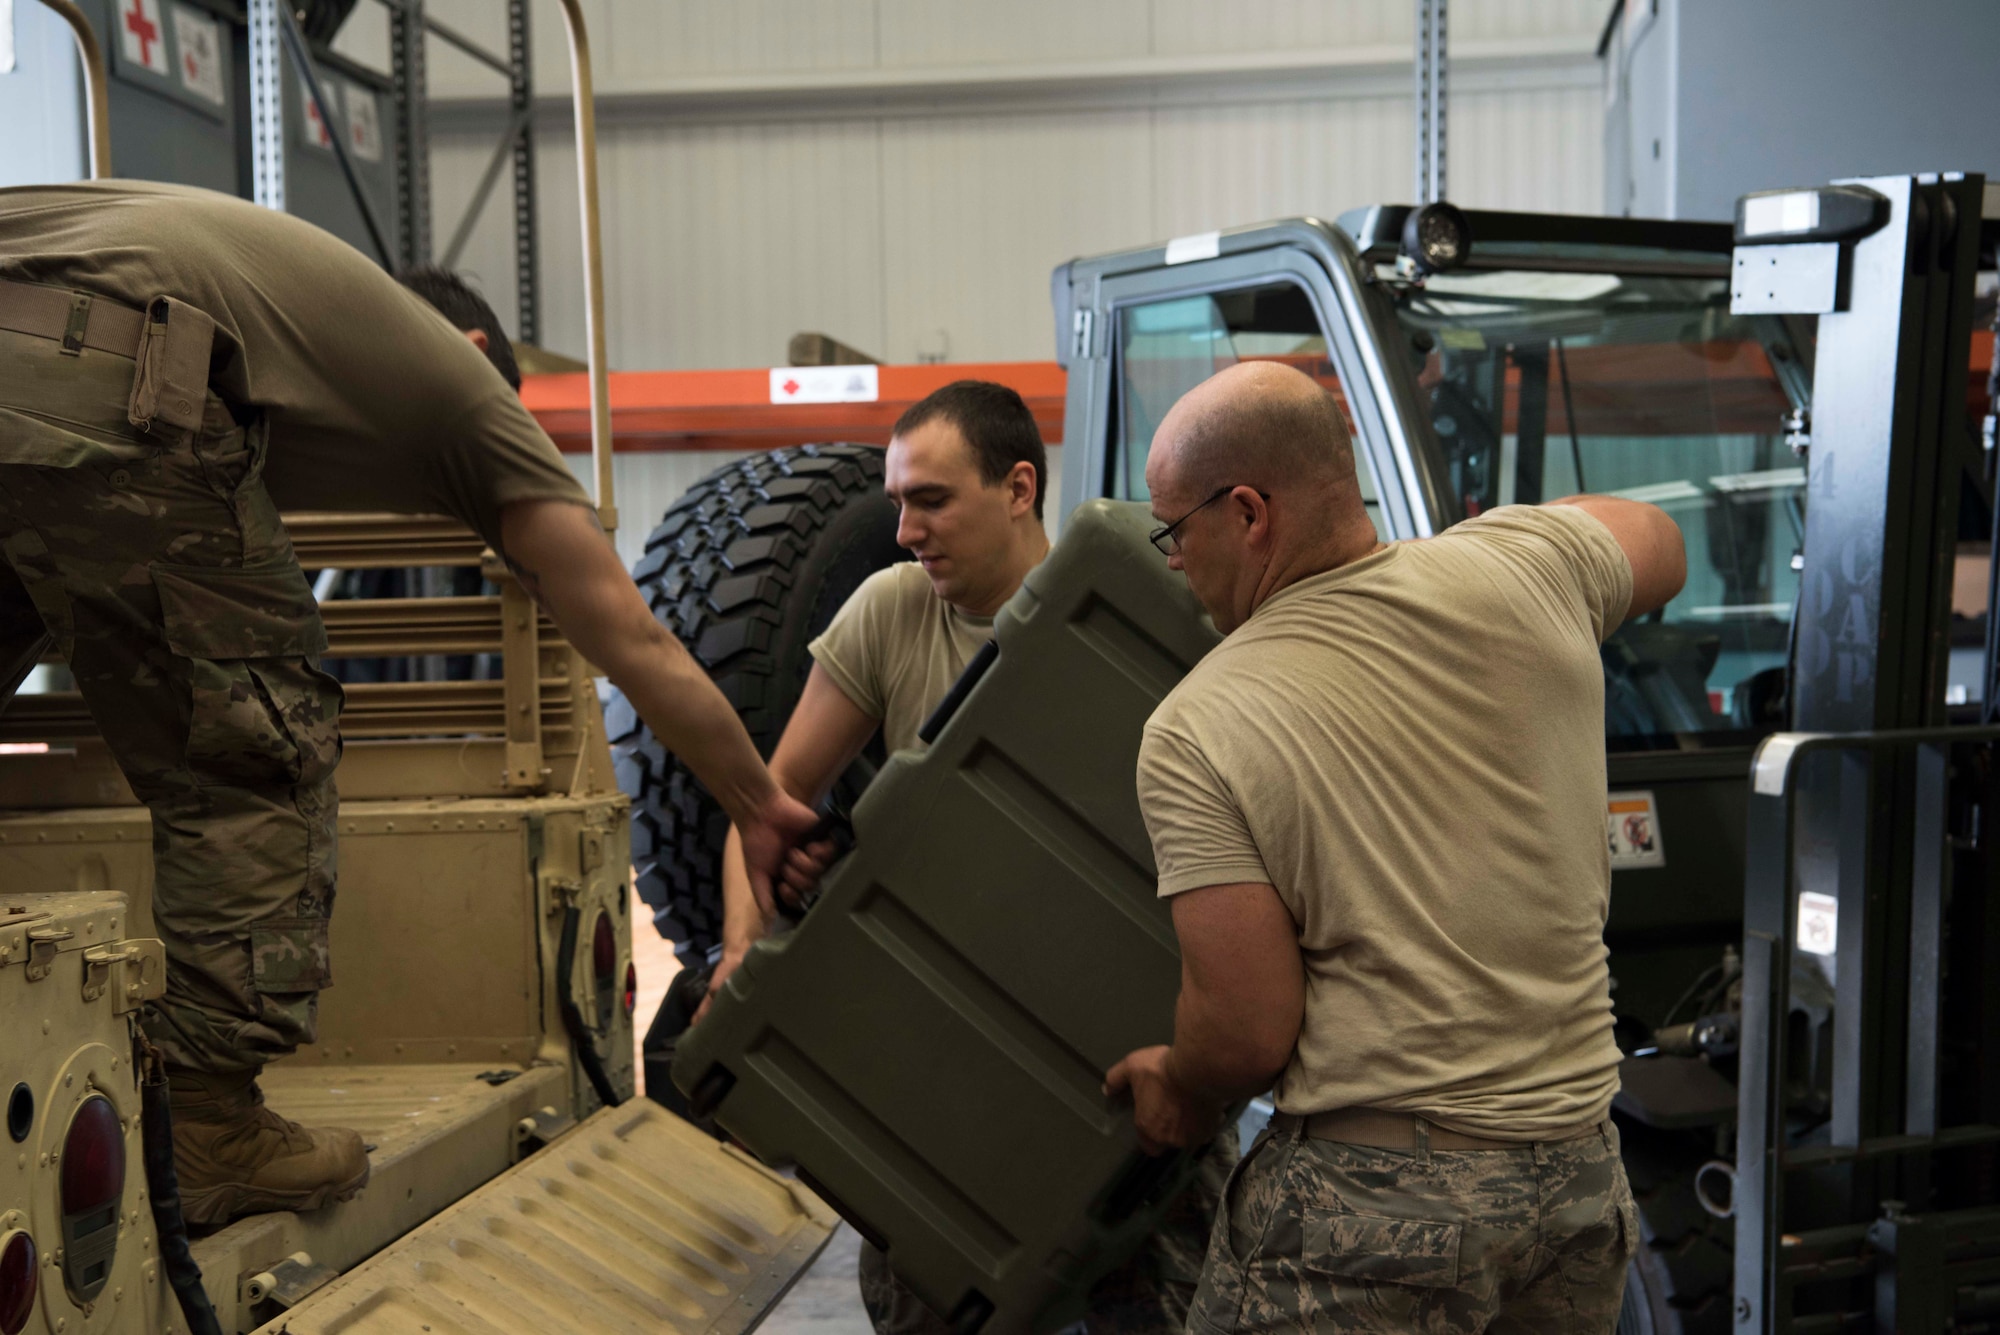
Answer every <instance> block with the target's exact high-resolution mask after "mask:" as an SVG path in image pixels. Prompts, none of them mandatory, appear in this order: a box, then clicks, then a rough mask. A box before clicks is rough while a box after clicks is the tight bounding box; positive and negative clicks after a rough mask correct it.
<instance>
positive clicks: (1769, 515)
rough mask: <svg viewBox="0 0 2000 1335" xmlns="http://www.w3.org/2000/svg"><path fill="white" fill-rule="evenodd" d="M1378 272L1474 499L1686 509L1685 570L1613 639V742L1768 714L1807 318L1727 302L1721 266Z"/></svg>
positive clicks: (1781, 621) (1638, 741) (1786, 580)
mask: <svg viewBox="0 0 2000 1335" xmlns="http://www.w3.org/2000/svg"><path fill="white" fill-rule="evenodd" d="M1384 286H1385V287H1387V288H1388V289H1389V290H1391V291H1393V293H1394V300H1395V303H1396V311H1397V316H1398V319H1399V322H1400V324H1401V327H1402V332H1403V335H1404V337H1405V338H1406V339H1407V340H1408V353H1409V355H1410V356H1411V357H1412V358H1413V359H1414V360H1415V363H1416V365H1417V366H1418V368H1419V370H1418V381H1419V384H1420V386H1421V388H1422V390H1423V393H1424V396H1425V401H1426V404H1427V409H1428V412H1429V414H1430V419H1431V426H1432V429H1433V432H1434V434H1435V436H1436V446H1437V448H1438V449H1439V450H1440V451H1441V452H1442V455H1443V462H1444V465H1445V471H1446V473H1447V475H1448V477H1449V478H1450V481H1451V485H1452V489H1453V492H1454V495H1455V499H1456V500H1457V501H1458V502H1459V503H1461V504H1462V505H1463V506H1464V509H1465V513H1466V514H1467V515H1468V516H1470V515H1476V514H1478V513H1480V512H1481V511H1483V510H1486V509H1490V508H1492V507H1494V506H1497V505H1510V504H1514V503H1524V504H1535V503H1538V502H1541V501H1546V500H1552V499H1555V498H1557V497H1560V496H1565V495H1570V494H1573V493H1576V492H1584V491H1589V492H1600V493H1606V494H1609V495H1613V496H1625V497H1629V498H1631V499H1633V500H1639V501H1648V502H1651V503H1652V504H1654V505H1658V506H1660V507H1661V508H1662V509H1664V510H1665V511H1666V512H1667V513H1668V514H1669V515H1670V516H1672V517H1673V519H1674V521H1675V522H1676V523H1677V524H1679V525H1680V528H1681V533H1682V535H1683V537H1684V538H1685V539H1686V542H1687V555H1688V579H1687V585H1686V587H1685V588H1683V589H1682V591H1681V593H1680V595H1679V596H1678V597H1676V598H1675V599H1674V600H1673V601H1672V602H1671V603H1669V604H1668V605H1667V606H1666V608H1665V609H1664V610H1663V611H1662V612H1660V613H1658V614H1655V615H1654V616H1651V617H1647V618H1644V619H1641V620H1639V621H1635V622H1629V623H1627V624H1626V625H1625V626H1624V627H1623V628H1622V629H1620V630H1619V631H1618V632H1617V634H1616V635H1614V636H1613V637H1612V639H1611V642H1610V643H1608V644H1607V645H1605V647H1604V667H1605V732H1606V736H1607V742H1608V744H1609V745H1610V747H1611V748H1612V749H1613V750H1630V749H1647V748H1653V747H1673V746H1681V745H1712V744H1718V743H1723V742H1734V741H1747V740H1749V739H1750V738H1752V737H1754V736H1756V735H1757V734H1759V733H1762V732H1768V731H1770V730H1771V728H1773V727H1774V726H1777V725H1778V723H1779V722H1780V721H1781V720H1780V719H1779V718H1778V717H1777V715H1776V712H1775V708H1776V705H1777V702H1778V699H1779V692H1780V690H1781V688H1782V682H1783V678H1782V674H1783V670H1784V667H1785V663H1786V659H1787V643H1788V637H1789V627H1790V624H1791V617H1792V603H1793V599H1794V598H1795V596H1796V594H1797V591H1798V575H1797V573H1796V572H1795V570H1794V569H1793V557H1794V556H1795V554H1796V553H1797V552H1798V551H1799V549H1800V546H1801V543H1802V540H1803V539H1802V535H1803V533H1804V526H1805V512H1804V505H1805V469H1804V467H1803V466H1802V464H1801V463H1800V461H1799V460H1798V459H1796V458H1794V457H1793V454H1792V451H1791V450H1790V449H1789V448H1788V447H1787V446H1786V444H1785V441H1784V427H1783V418H1784V416H1785V414H1786V412H1787V411H1788V410H1789V409H1790V408H1791V407H1792V399H1791V397H1790V395H1788V393H1787V389H1786V386H1787V383H1788V382H1789V383H1791V384H1792V385H1794V386H1798V385H1802V384H1803V383H1804V376H1803V373H1802V371H1801V370H1800V366H1799V361H1798V354H1797V351H1796V347H1795V341H1796V339H1798V338H1800V337H1805V338H1809V337H1810V332H1809V326H1801V327H1798V328H1794V327H1793V326H1790V325H1787V324H1786V323H1785V322H1783V321H1781V320H1778V319H1776V318H1771V317H1737V316H1732V315H1731V314H1730V313H1729V288H1728V284H1727V281H1726V280H1725V279H1722V278H1714V279H1707V278H1678V277H1677V278H1665V277H1640V276H1632V275H1618V274H1591V273H1562V272H1556V273H1551V272H1542V271H1505V270H1502V271H1492V272H1470V273H1449V274H1440V275H1436V276H1434V277H1432V278H1431V279H1430V280H1429V281H1428V282H1427V283H1426V284H1425V285H1424V286H1422V287H1415V286H1412V285H1409V284H1395V283H1392V282H1390V281H1389V280H1388V278H1387V276H1386V275H1385V284H1384Z"/></svg>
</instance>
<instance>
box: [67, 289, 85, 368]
mask: <svg viewBox="0 0 2000 1335" xmlns="http://www.w3.org/2000/svg"><path fill="white" fill-rule="evenodd" d="M89 324H90V294H89V293H88V292H72V293H70V294H69V324H68V325H66V326H65V327H64V329H63V336H62V350H63V355H64V356H65V357H81V356H82V355H83V331H84V329H85V327H86V326H88V325H89Z"/></svg>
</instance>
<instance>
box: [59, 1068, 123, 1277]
mask: <svg viewBox="0 0 2000 1335" xmlns="http://www.w3.org/2000/svg"><path fill="white" fill-rule="evenodd" d="M124 1197H125V1127H124V1125H123V1124H122V1123H121V1122H120V1121H119V1120H118V1110H117V1109H116V1108H113V1107H112V1106H111V1100H110V1099H107V1098H105V1097H104V1096H103V1095H102V1094H93V1095H91V1096H90V1097H89V1098H87V1099H85V1100H84V1101H83V1103H82V1104H81V1105H80V1106H79V1107H78V1108H77V1110H76V1113H75V1115H74V1116H72V1117H71V1118H70V1120H69V1134H68V1135H67V1136H65V1137H63V1151H62V1219H63V1260H62V1268H63V1280H64V1282H65V1283H66V1284H67V1286H68V1288H69V1291H70V1296H72V1297H74V1298H76V1299H77V1300H78V1301H81V1302H89V1301H90V1300H91V1299H93V1298H95V1297H96V1296H97V1295H98V1293H99V1292H100V1291H101V1290H102V1289H103V1288H104V1285H105V1283H106V1281H108V1280H109V1279H110V1278H111V1258H112V1255H113V1253H115V1252H116V1251H117V1250H118V1207H119V1205H120V1204H121V1203H122V1202H123V1200H124Z"/></svg>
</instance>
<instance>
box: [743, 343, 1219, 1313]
mask: <svg viewBox="0 0 2000 1335" xmlns="http://www.w3.org/2000/svg"><path fill="white" fill-rule="evenodd" d="M1045 459H1046V456H1045V453H1044V450H1043V447H1042V439H1041V433H1040V432H1039V431H1038V430H1037V429H1036V427H1035V419H1034V417H1033V416H1032V415H1031V414H1030V413H1029V411H1028V407H1027V405H1026V404H1025V403H1023V402H1022V401H1021V397H1020V395H1018V394H1016V393H1015V392H1014V391H1013V390H1011V389H1009V388H1007V387H1006V386H1004V385H997V384H992V383H989V382H985V381H977V380H961V381H958V382H956V383H954V384H950V385H946V386H945V387H944V388H943V389H940V390H938V391H936V392H935V393H933V394H932V395H930V396H929V397H928V398H926V399H924V400H923V401H922V402H920V403H918V404H916V405H915V406H914V407H912V408H911V409H910V410H909V411H908V412H907V413H905V414H904V415H903V417H902V419H901V420H900V421H898V422H897V423H896V427H895V431H894V432H893V434H892V436H891V439H890V442H889V454H888V460H887V467H886V470H885V474H884V479H883V487H884V490H886V491H887V493H888V495H889V499H890V500H892V501H894V502H895V503H896V505H897V507H898V509H899V511H900V513H901V519H900V522H899V524H898V526H897V532H896V541H897V542H898V543H899V544H901V545H902V546H904V547H906V548H908V549H909V550H910V551H911V552H912V553H913V554H914V555H915V556H916V560H915V561H910V562H904V563H900V564H897V565H894V566H891V567H889V568H888V569H887V570H880V571H877V572H876V573H875V574H874V575H872V576H870V577H869V578H868V580H867V581H866V582H865V583H863V584H862V586H861V587H860V588H859V589H857V590H856V591H855V593H854V595H853V596H852V597H851V598H849V599H848V600H847V603H846V605H845V606H843V607H842V608H841V609H840V611H839V612H838V613H837V614H836V615H835V616H834V619H833V621H832V623H831V624H830V625H829V626H828V627H827V628H826V632H825V634H823V635H821V636H820V637H819V638H818V639H817V640H815V641H813V643H812V645H811V651H812V655H813V658H814V660H815V661H814V664H813V668H812V673H811V675H810V676H809V677H808V678H807V680H806V686H805V691H804V693H803V694H802V695H801V696H800V697H799V703H798V706H797V708H795V709H794V710H793V712H792V717H791V721H790V722H789V723H787V724H786V725H785V732H784V735H783V736H782V737H781V738H780V739H779V741H778V746H777V749H776V750H775V751H774V752H773V753H772V755H771V773H772V774H773V775H775V776H776V777H777V780H778V782H779V783H781V784H783V785H784V786H785V788H786V790H787V791H788V792H790V793H791V794H792V795H793V796H795V797H797V798H798V799H799V800H801V801H803V802H805V803H807V804H809V805H810V804H814V803H817V802H819V801H820V800H821V799H823V798H824V797H825V796H826V794H827V792H828V791H829V790H830V789H831V788H832V787H833V784H834V781H835V780H836V779H838V778H839V776H840V775H841V774H842V773H843V772H844V771H845V770H846V769H847V767H848V765H850V764H852V763H853V761H854V758H855V757H856V756H858V755H860V754H861V750H862V748H863V747H864V746H866V745H867V744H868V741H869V739H870V738H871V737H873V736H874V734H875V730H876V729H877V728H880V729H881V730H882V737H883V741H884V742H885V743H886V744H887V746H888V749H889V750H891V751H902V750H909V749H912V748H920V747H922V746H923V745H924V744H923V743H922V742H921V741H919V740H918V738H917V730H918V728H920V727H922V726H923V722H924V720H925V719H926V718H928V717H929V716H930V713H931V711H932V710H933V709H935V708H936V707H937V705H938V702H939V701H941V700H942V699H943V698H944V696H945V694H946V693H947V692H948V691H949V690H950V689H951V686H952V683H953V682H955V681H957V680H958V677H959V674H960V673H962V672H963V671H964V670H965V667H966V665H967V664H968V663H970V662H971V661H972V658H973V656H974V655H975V654H977V653H978V652H979V650H980V648H981V646H983V645H985V644H986V643H987V642H988V641H990V640H991V639H992V638H993V617H994V614H995V613H997V612H998V611H999V610H1000V608H1001V606H1002V604H1004V603H1005V602H1006V601H1007V600H1008V599H1009V598H1011V597H1013V595H1014V591H1015V590H1016V589H1018V588H1020V587H1021V581H1022V580H1023V579H1024V578H1025V577H1026V576H1027V574H1028V572H1029V571H1030V570H1033V569H1034V568H1035V566H1037V565H1039V564H1040V563H1041V560H1042V558H1043V557H1045V556H1047V555H1048V551H1049V540H1048V535H1047V533H1046V531H1045V530H1044V529H1043V527H1042V491H1043V480H1044V478H1045V476H1046V462H1045ZM735 839H736V836H735V832H734V831H731V833H730V842H729V845H728V848H727V849H726V851H725V854H724V857H723V890H724V928H723V954H722V959H721V961H720V962H719V963H718V964H717V965H716V967H715V970H714V973H713V976H712V978H711V980H710V984H709V994H710V996H711V997H712V996H713V995H714V993H715V990H716V989H717V988H719V987H721V985H722V983H723V981H724V980H725V979H727V978H728V977H729V975H730V974H731V973H732V972H733V971H734V970H735V969H736V967H737V965H738V964H740V963H741V962H742V959H743V955H744V953H745V952H746V951H748V950H749V948H750V947H751V946H752V945H754V944H755V943H756V942H757V941H758V940H760V939H762V938H763V937H764V936H765V935H766V934H768V933H769V931H770V930H771V927H772V921H773V918H774V916H775V915H774V908H773V906H771V905H764V904H760V903H759V902H758V900H757V898H756V897H755V896H754V895H753V894H752V891H751V888H750V884H749V881H748V879H747V878H746V877H745V876H744V874H743V869H742V861H741V859H740V857H739V856H738V853H737V847H736V841H735ZM824 870H825V865H824V863H823V862H821V861H820V860H819V859H818V858H817V857H815V856H814V854H813V852H812V851H811V850H806V849H796V850H794V851H793V853H792V855H791V859H790V862H789V864H788V865H787V867H786V870H785V875H784V882H785V886H786V889H782V890H778V893H781V894H784V893H792V894H796V893H800V892H803V891H805V890H808V889H810V888H811V886H812V885H813V884H815V883H816V882H817V880H818V878H819V875H820V874H821V872H823V871H824ZM705 1008H706V1003H704V1009H705ZM1232 1134H1233V1133H1232ZM1234 1159H1235V1153H1234V1144H1233V1143H1230V1144H1227V1145H1225V1146H1224V1148H1223V1150H1222V1152H1219V1153H1218V1152H1211V1153H1210V1154H1209V1155H1208V1157H1207V1162H1206V1163H1205V1165H1204V1174H1203V1178H1202V1181H1201V1184H1200V1185H1199V1186H1197V1187H1196V1188H1195V1189H1192V1190H1190V1191H1188V1192H1187V1193H1186V1194H1185V1195H1184V1196H1183V1197H1182V1198H1181V1201H1180V1202H1178V1203H1177V1205H1176V1207H1175V1213H1174V1215H1173V1216H1172V1217H1171V1218H1170V1219H1169V1221H1168V1223H1167V1224H1166V1225H1165V1226H1164V1227H1163V1228H1162V1229H1160V1230H1159V1231H1158V1232H1157V1233H1155V1235H1154V1237H1153V1239H1152V1240H1151V1241H1150V1242H1149V1244H1148V1246H1147V1247H1146V1248H1145V1249H1144V1250H1142V1251H1141V1252H1140V1254H1139V1255H1138V1256H1137V1257H1135V1258H1134V1260H1133V1261H1132V1262H1130V1263H1129V1264H1127V1265H1126V1266H1125V1267H1123V1268H1122V1269H1121V1270H1119V1271H1116V1272H1114V1273H1113V1274H1112V1275H1110V1276H1108V1277H1106V1279H1105V1280H1103V1281H1101V1282H1100V1283H1099V1285H1098V1287H1097V1288H1096V1289H1095V1290H1093V1292H1092V1294H1091V1304H1090V1316H1089V1324H1090V1326H1091V1327H1092V1329H1093V1330H1094V1331H1098V1332H1112V1331H1127V1332H1141V1331H1143V1332H1160V1335H1165V1332H1168V1331H1175V1332H1178V1331H1179V1330H1180V1328H1181V1325H1182V1323H1183V1322H1184V1321H1185V1319H1186V1315H1187V1309H1188V1303H1189V1301H1190V1300H1191V1299H1192V1297H1193V1293H1194V1282H1195V1279H1196V1276H1197V1274H1198V1272H1199V1269H1200V1265H1201V1256H1202V1248H1203V1245H1204V1244H1205V1242H1206V1240H1207V1236H1208V1227H1209V1220H1210V1219H1211V1218H1212V1217H1213V1215H1214V1210H1215V1202H1216V1199H1217V1193H1218V1192H1219V1191H1220V1188H1221V1179H1222V1177H1223V1175H1224V1174H1225V1173H1226V1172H1227V1171H1228V1166H1229V1164H1230V1163H1231V1162H1233V1161H1234ZM861 1293H862V1300H863V1302H864V1303H865V1304H866V1306H867V1308H868V1313H869V1316H870V1318H871V1319H872V1320H873V1321H874V1323H875V1328H876V1329H877V1330H878V1331H880V1332H883V1335H948V1332H949V1330H950V1326H949V1324H948V1323H947V1322H945V1321H943V1320H941V1319H940V1318H939V1317H937V1316H936V1315H935V1314H933V1313H932V1312H931V1311H930V1309H928V1308H927V1307H925V1306H924V1305H923V1303H922V1302H921V1301H920V1300H919V1299H918V1298H917V1297H916V1295H915V1294H913V1293H911V1292H910V1291H909V1289H908V1288H907V1287H905V1286H904V1285H903V1284H902V1283H901V1282H900V1281H898V1280H897V1279H896V1278H895V1275H894V1274H893V1272H891V1271H890V1269H889V1266H888V1262H887V1260H886V1258H885V1257H884V1255H883V1254H882V1253H881V1252H880V1251H877V1250H876V1249H875V1248H874V1247H864V1249H863V1251H862V1254H861Z"/></svg>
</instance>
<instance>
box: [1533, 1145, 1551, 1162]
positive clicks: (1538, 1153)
mask: <svg viewBox="0 0 2000 1335" xmlns="http://www.w3.org/2000/svg"><path fill="white" fill-rule="evenodd" d="M1548 1161H1549V1142H1548V1141H1546V1140H1538V1141H1536V1142H1535V1163H1536V1165H1537V1166H1540V1165H1542V1164H1546V1163H1547V1162H1548Z"/></svg>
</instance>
